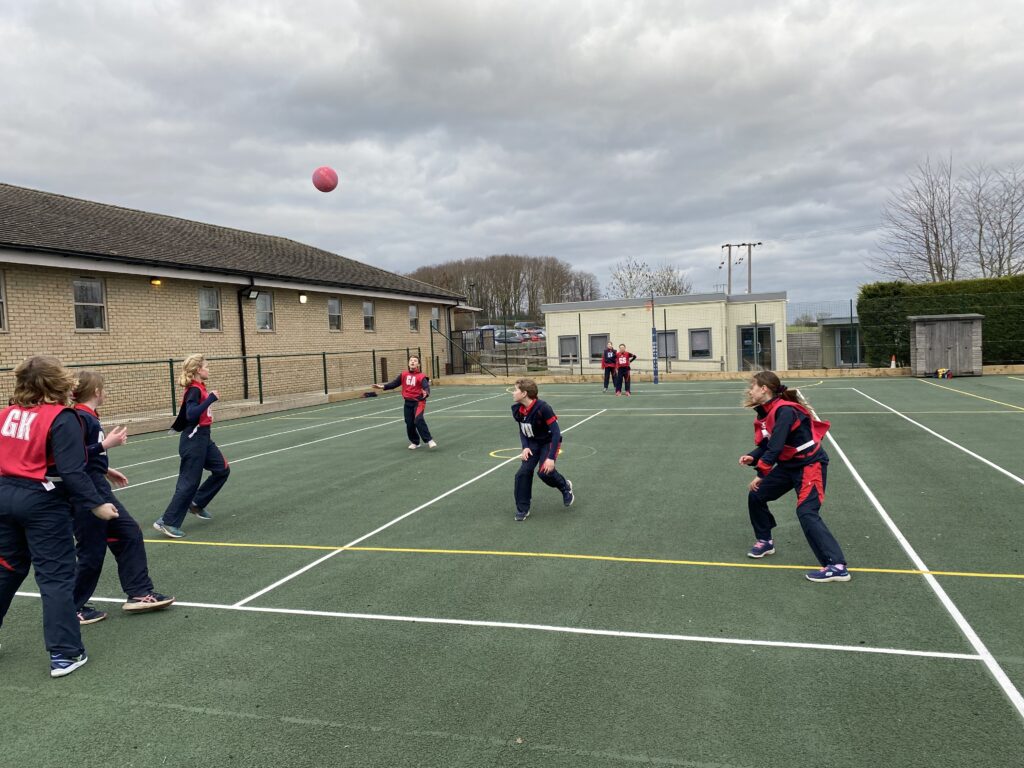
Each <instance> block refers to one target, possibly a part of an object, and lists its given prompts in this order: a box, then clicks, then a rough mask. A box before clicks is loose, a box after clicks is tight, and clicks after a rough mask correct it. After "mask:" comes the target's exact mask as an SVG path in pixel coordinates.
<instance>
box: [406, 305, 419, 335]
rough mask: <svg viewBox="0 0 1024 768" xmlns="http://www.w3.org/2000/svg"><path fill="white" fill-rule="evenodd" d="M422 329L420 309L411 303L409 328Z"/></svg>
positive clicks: (411, 329) (412, 329) (413, 329)
mask: <svg viewBox="0 0 1024 768" xmlns="http://www.w3.org/2000/svg"><path fill="white" fill-rule="evenodd" d="M419 329H420V310H419V307H417V306H416V305H415V304H410V305H409V330H410V331H419Z"/></svg>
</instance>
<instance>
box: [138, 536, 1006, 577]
mask: <svg viewBox="0 0 1024 768" xmlns="http://www.w3.org/2000/svg"><path fill="white" fill-rule="evenodd" d="M145 541H146V543H147V544H154V543H156V544H182V545H191V546H196V547H237V548H241V549H245V548H252V549H306V550H335V549H344V550H348V551H351V552H391V553H401V554H419V555H489V556H492V557H540V558H548V559H552V560H594V561H600V562H609V563H643V564H648V565H704V566H713V567H716V568H756V569H761V570H786V571H808V570H815V569H817V568H819V567H820V566H817V565H769V564H768V563H722V562H716V561H714V560H665V559H660V558H654V557H617V556H613V555H573V554H566V553H562V552H506V551H502V550H489V549H418V548H412V547H331V546H327V545H325V544H246V543H239V542H220V541H180V540H174V541H172V540H169V539H146V540H145ZM850 571H851V572H853V573H895V574H902V575H906V576H923V575H924V574H926V573H929V574H931V575H932V576H963V577H969V578H976V579H1024V573H976V572H972V571H919V570H916V569H912V568H850Z"/></svg>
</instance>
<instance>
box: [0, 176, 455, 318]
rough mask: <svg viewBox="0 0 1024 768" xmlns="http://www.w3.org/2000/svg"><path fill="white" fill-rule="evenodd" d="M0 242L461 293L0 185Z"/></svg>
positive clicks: (321, 256)
mask: <svg viewBox="0 0 1024 768" xmlns="http://www.w3.org/2000/svg"><path fill="white" fill-rule="evenodd" d="M0 246H8V247H11V248H18V249H22V250H31V251H39V252H43V253H53V254H59V255H63V256H87V257H91V258H97V259H102V260H104V261H119V262H123V263H126V264H144V265H147V266H164V267H176V268H179V269H182V268H183V269H201V270H203V271H205V272H220V273H222V274H232V275H244V276H246V277H248V276H253V277H254V278H256V279H257V281H258V280H259V278H261V277H262V278H265V279H277V280H293V281H302V282H305V283H313V284H319V285H324V286H331V287H335V288H353V289H360V288H362V289H371V290H376V291H389V292H393V293H402V294H410V295H415V296H419V297H429V298H437V299H441V300H447V301H452V300H455V299H462V298H464V297H462V296H460V295H459V294H457V293H453V292H452V291H448V290H445V289H443V288H438V287H437V286H434V285H429V284H427V283H422V282H420V281H419V280H413V279H412V278H408V277H403V276H402V275H396V274H395V273H393V272H386V271H385V270H383V269H378V268H377V267H371V266H369V265H368V264H363V263H361V262H358V261H353V260H352V259H347V258H345V257H344V256H338V255H337V254H335V253H331V252H330V251H325V250H322V249H320V248H314V247H312V246H309V245H305V244H303V243H299V242H296V241H295V240H289V239H288V238H285V237H275V236H273V235H261V234H258V233H255V232H244V231H242V230H240V229H229V228H227V227H219V226H216V225H214V224H204V223H202V222H199V221H190V220H188V219H179V218H175V217H174V216H164V215H162V214H158V213H148V212H146V211H137V210H133V209H131V208H121V207H119V206H116V205H105V204H103V203H94V202H91V201H89V200H80V199H78V198H74V197H65V196H64V195H55V194H52V193H50V192H40V191H38V190H34V189H27V188H25V187H15V186H12V185H10V184H0Z"/></svg>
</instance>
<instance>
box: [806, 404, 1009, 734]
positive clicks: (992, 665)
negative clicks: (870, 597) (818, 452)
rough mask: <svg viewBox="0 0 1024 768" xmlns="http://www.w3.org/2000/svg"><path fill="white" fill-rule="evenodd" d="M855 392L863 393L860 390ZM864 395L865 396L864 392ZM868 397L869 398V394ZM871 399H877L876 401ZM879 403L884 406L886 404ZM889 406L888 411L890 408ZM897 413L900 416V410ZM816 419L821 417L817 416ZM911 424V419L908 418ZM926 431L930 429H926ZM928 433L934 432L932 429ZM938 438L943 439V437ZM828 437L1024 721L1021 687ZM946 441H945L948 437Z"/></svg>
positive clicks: (833, 439) (850, 463)
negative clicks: (982, 639) (1016, 684)
mask: <svg viewBox="0 0 1024 768" xmlns="http://www.w3.org/2000/svg"><path fill="white" fill-rule="evenodd" d="M855 391H858V392H859V390H855ZM860 394H864V393H863V392H861V393H860ZM864 396H865V397H867V395H864ZM868 399H869V400H874V398H868ZM805 402H806V400H805ZM875 402H876V403H878V401H877V400H875ZM878 404H879V405H884V403H878ZM809 405H810V404H809V403H808V406H809ZM885 407H886V408H888V407H889V406H885ZM890 410H892V409H890ZM893 412H894V413H896V411H893ZM811 413H814V409H813V408H812V409H811ZM901 415H902V414H901ZM814 417H815V418H818V415H817V414H816V413H815V414H814ZM908 421H911V420H910V419H908ZM919 426H920V425H919ZM924 429H928V428H927V427H924ZM928 431H929V432H931V430H930V429H929V430H928ZM932 434H935V433H932ZM936 436H937V437H941V435H936ZM827 437H828V439H829V442H830V443H831V444H832V445H833V446H834V447H835V449H836V451H837V452H838V453H839V456H840V457H841V458H842V460H843V462H844V463H845V464H846V466H847V467H848V468H849V470H850V473H851V474H852V475H853V479H854V480H856V481H857V484H858V485H859V486H860V487H861V490H862V491H864V494H865V495H866V496H867V497H868V500H869V501H870V502H871V504H872V506H874V508H875V510H876V511H877V512H878V514H879V515H880V516H881V518H882V521H883V522H884V523H885V525H886V527H888V529H889V531H890V532H891V533H892V535H893V536H894V537H895V538H896V541H898V542H899V544H900V546H901V547H902V548H903V551H904V552H906V553H907V556H908V557H909V558H910V560H911V562H913V563H914V567H915V568H916V569H917V570H919V571H924V573H923V574H922V576H923V578H924V580H925V582H926V583H927V584H928V586H929V587H931V589H932V591H933V592H934V593H935V596H936V597H938V598H939V602H940V603H942V605H943V607H944V608H945V609H946V611H948V612H949V615H950V616H951V617H952V618H953V621H955V622H956V625H957V626H958V627H959V628H960V631H961V632H962V633H963V635H964V637H965V638H967V642H969V643H970V644H971V647H972V648H974V650H975V652H977V654H978V657H979V658H980V660H981V661H982V662H984V664H985V666H986V667H987V668H988V671H989V673H990V674H991V675H992V677H994V678H995V681H996V683H997V684H998V685H999V687H1000V688H1002V689H1003V693H1005V694H1006V696H1007V698H1008V699H1009V700H1010V703H1011V704H1012V705H1013V706H1014V708H1016V710H1017V714H1018V715H1020V716H1021V718H1024V696H1021V693H1020V691H1018V690H1017V688H1016V687H1014V685H1013V683H1012V682H1010V678H1009V677H1007V675H1006V672H1004V671H1003V668H1002V667H1001V666H999V662H997V661H996V660H995V657H993V656H992V654H991V652H989V650H988V648H987V647H986V646H985V644H984V643H983V642H982V641H981V638H980V637H978V634H977V632H975V631H974V628H973V627H972V626H971V625H970V624H969V623H968V621H967V619H966V618H964V615H963V614H962V613H961V612H960V609H959V608H957V607H956V604H955V603H954V602H953V601H952V599H950V597H949V595H947V594H946V590H944V589H943V588H942V585H941V584H939V581H938V579H936V578H935V576H933V575H932V574H931V573H928V571H929V570H930V569H929V568H928V566H927V565H926V564H925V562H924V560H922V559H921V557H920V555H918V554H917V551H916V550H915V549H914V548H913V547H912V546H911V544H910V542H909V541H908V540H907V537H906V536H904V535H903V532H902V531H900V529H899V527H897V525H896V523H895V522H893V519H892V518H891V517H889V513H888V512H886V511H885V507H883V506H882V503H881V502H880V501H879V500H878V498H877V497H876V496H875V494H874V493H872V492H871V489H870V488H868V484H867V483H865V482H864V478H862V477H861V476H860V473H859V472H857V470H856V469H854V466H853V463H852V462H851V461H850V459H849V458H848V457H847V456H846V453H845V452H844V451H843V449H842V448H841V447H840V446H839V443H838V442H837V441H836V439H835V437H833V436H832V434H831V433H830V434H828V435H827ZM942 439H943V440H945V438H942ZM947 442H949V441H947Z"/></svg>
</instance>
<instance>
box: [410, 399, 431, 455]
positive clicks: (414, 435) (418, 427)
mask: <svg viewBox="0 0 1024 768" xmlns="http://www.w3.org/2000/svg"><path fill="white" fill-rule="evenodd" d="M426 409H427V401H426V400H406V401H405V434H406V436H407V437H408V438H409V442H410V443H412V444H413V445H419V444H420V440H422V441H423V442H424V443H429V442H430V441H431V440H432V439H433V438H431V437H430V429H429V428H428V427H427V422H426V420H425V419H424V418H423V412H424V411H425V410H426Z"/></svg>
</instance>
